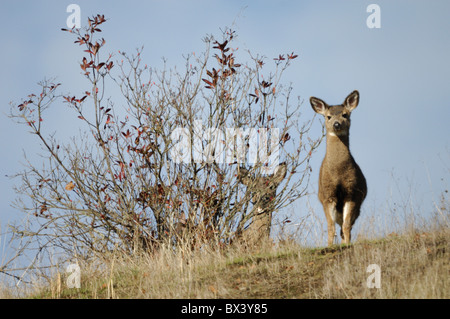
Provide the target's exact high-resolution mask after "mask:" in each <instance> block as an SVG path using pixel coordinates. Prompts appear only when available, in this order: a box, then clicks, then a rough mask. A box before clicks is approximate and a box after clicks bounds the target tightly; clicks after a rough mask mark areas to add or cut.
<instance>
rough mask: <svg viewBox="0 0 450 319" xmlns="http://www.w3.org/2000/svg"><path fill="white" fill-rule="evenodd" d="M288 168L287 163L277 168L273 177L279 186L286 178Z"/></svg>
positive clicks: (273, 180)
mask: <svg viewBox="0 0 450 319" xmlns="http://www.w3.org/2000/svg"><path fill="white" fill-rule="evenodd" d="M286 172H287V167H286V163H285V162H283V163H281V164H280V165H278V166H277V168H275V173H274V174H273V176H272V182H273V183H274V184H275V185H277V186H278V184H280V183H281V182H282V181H283V179H284V178H285V177H286Z"/></svg>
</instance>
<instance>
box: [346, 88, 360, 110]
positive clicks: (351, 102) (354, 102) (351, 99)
mask: <svg viewBox="0 0 450 319" xmlns="http://www.w3.org/2000/svg"><path fill="white" fill-rule="evenodd" d="M358 103H359V92H358V91H356V90H355V91H353V92H352V93H350V94H349V95H348V96H347V97H346V99H345V102H344V106H345V107H346V108H347V109H348V110H349V111H350V112H351V111H353V110H354V109H355V108H356V107H357V106H358Z"/></svg>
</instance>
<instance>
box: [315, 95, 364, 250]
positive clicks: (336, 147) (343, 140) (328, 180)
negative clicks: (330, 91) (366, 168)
mask: <svg viewBox="0 0 450 319" xmlns="http://www.w3.org/2000/svg"><path fill="white" fill-rule="evenodd" d="M310 103H311V106H312V108H313V109H314V111H315V112H317V113H319V114H322V115H323V116H324V117H325V127H326V131H327V150H326V154H325V158H324V160H323V162H322V166H321V167H320V174H319V200H320V202H321V203H322V205H323V209H324V211H325V216H326V218H327V223H328V246H331V245H332V244H333V240H334V237H335V223H338V224H339V226H341V237H342V239H343V240H344V243H345V244H349V243H350V239H351V229H352V226H353V224H354V223H355V220H356V219H357V218H358V216H359V212H360V208H361V205H362V203H363V201H364V198H365V197H366V194H367V185H366V179H365V178H364V175H363V173H362V171H361V169H360V168H359V166H358V164H356V162H355V160H354V159H353V156H352V154H351V153H350V148H349V146H350V145H349V131H350V113H351V112H352V111H353V110H354V109H355V108H356V107H357V106H358V103H359V93H358V91H353V92H352V93H350V94H349V96H347V98H346V99H345V101H344V104H341V105H328V104H327V103H325V102H324V101H322V100H321V99H318V98H315V97H311V98H310Z"/></svg>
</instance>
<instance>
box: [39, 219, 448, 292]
mask: <svg viewBox="0 0 450 319" xmlns="http://www.w3.org/2000/svg"><path fill="white" fill-rule="evenodd" d="M449 235H450V234H449V231H448V228H443V229H435V230H433V231H420V232H417V231H415V232H410V233H406V234H403V235H397V234H392V235H390V236H388V237H387V238H382V239H378V240H371V241H370V240H361V241H358V242H356V243H354V244H353V245H350V246H334V247H331V248H315V249H311V248H309V249H307V248H302V247H299V246H298V245H297V244H296V243H294V242H283V243H280V244H278V245H273V244H265V245H262V246H261V247H259V248H258V249H252V250H248V249H246V248H244V247H237V246H235V247H232V248H229V249H228V250H227V251H225V252H223V251H222V252H220V251H217V250H216V251H215V250H209V249H203V250H201V251H195V252H189V253H188V252H187V250H186V249H181V248H180V250H178V251H176V252H174V251H171V250H163V251H161V252H159V253H158V254H157V255H153V256H140V257H136V256H134V257H124V256H110V257H109V258H105V259H103V260H102V262H100V263H99V262H98V261H97V262H96V263H95V265H94V264H87V265H80V266H81V288H80V289H75V288H71V289H69V288H67V286H66V284H65V280H66V279H65V275H64V274H62V275H57V276H55V277H54V278H53V279H52V280H51V282H50V285H47V286H45V287H44V288H42V289H40V290H39V291H38V292H37V293H34V294H33V295H32V296H31V297H33V298H449V297H450V285H449V278H450V276H449V275H450V273H449V271H450V265H449V258H448V249H449ZM370 264H377V265H379V266H380V268H381V288H379V289H377V288H368V287H367V284H366V282H367V278H368V277H369V275H370V274H371V273H368V272H367V267H368V265H370Z"/></svg>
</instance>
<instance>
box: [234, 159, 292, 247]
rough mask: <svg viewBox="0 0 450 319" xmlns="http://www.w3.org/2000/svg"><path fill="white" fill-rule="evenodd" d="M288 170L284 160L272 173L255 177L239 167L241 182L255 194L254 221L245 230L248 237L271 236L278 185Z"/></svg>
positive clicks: (258, 238)
mask: <svg viewBox="0 0 450 319" xmlns="http://www.w3.org/2000/svg"><path fill="white" fill-rule="evenodd" d="M286 170H287V167H286V163H285V162H283V163H281V164H280V165H278V166H277V168H275V171H274V173H273V174H272V175H269V176H261V177H254V176H251V175H250V172H249V171H248V170H247V169H246V168H243V167H240V168H239V173H238V180H239V182H240V183H242V184H244V185H246V186H247V189H248V190H249V191H250V192H252V194H253V197H252V202H253V209H252V211H251V213H250V216H252V222H251V224H250V225H249V227H248V229H247V230H246V231H245V232H246V238H247V239H249V240H251V241H253V240H256V241H257V240H261V239H263V238H269V236H270V227H271V223H272V212H273V210H274V209H275V207H274V201H275V197H276V193H277V187H278V185H279V184H280V183H281V182H282V181H283V179H284V178H285V176H286Z"/></svg>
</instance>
